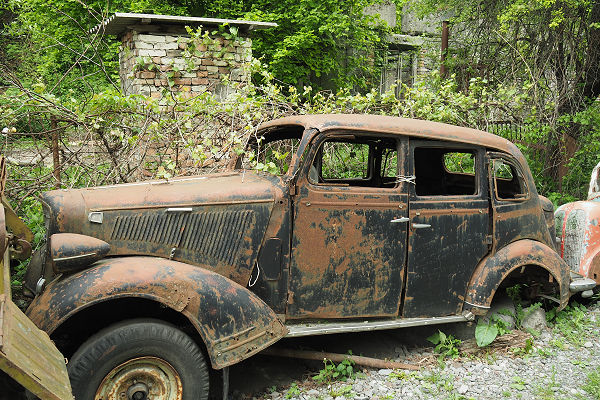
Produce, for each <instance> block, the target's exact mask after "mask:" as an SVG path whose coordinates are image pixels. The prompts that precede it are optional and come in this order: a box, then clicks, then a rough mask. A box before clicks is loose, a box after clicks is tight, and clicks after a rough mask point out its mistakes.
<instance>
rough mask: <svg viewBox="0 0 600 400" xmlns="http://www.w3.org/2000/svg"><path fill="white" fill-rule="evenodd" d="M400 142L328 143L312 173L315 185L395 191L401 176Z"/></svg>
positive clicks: (335, 140)
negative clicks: (399, 164) (392, 189)
mask: <svg viewBox="0 0 600 400" xmlns="http://www.w3.org/2000/svg"><path fill="white" fill-rule="evenodd" d="M397 147H398V145H397V141H396V140H394V139H389V138H370V137H357V138H354V139H353V140H351V139H348V138H346V137H336V138H333V139H328V140H326V141H324V142H323V143H322V144H321V145H320V147H319V149H318V151H317V153H316V156H315V158H314V160H313V163H312V164H311V166H310V168H309V171H308V180H309V181H310V182H311V183H313V184H320V185H338V186H360V187H381V188H393V187H395V186H396V185H397V183H396V180H397V174H398V148H397Z"/></svg>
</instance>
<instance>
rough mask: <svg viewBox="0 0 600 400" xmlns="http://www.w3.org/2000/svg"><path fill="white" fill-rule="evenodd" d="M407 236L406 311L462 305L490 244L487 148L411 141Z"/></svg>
mask: <svg viewBox="0 0 600 400" xmlns="http://www.w3.org/2000/svg"><path fill="white" fill-rule="evenodd" d="M410 155H411V156H410V157H409V159H410V171H411V173H412V174H413V175H414V184H413V185H411V186H410V188H409V193H410V199H409V208H410V212H409V214H410V215H409V217H410V223H409V224H410V225H409V238H408V248H409V251H408V266H407V276H406V293H405V297H404V305H403V312H402V316H403V317H408V318H410V317H424V316H443V315H452V314H457V313H459V312H460V311H461V308H462V305H463V301H464V296H465V293H466V290H467V286H468V283H469V280H470V278H471V275H472V273H473V271H474V270H475V268H476V266H477V264H478V263H479V262H480V261H481V259H483V257H485V255H486V254H487V253H488V252H489V249H490V247H491V236H489V235H490V224H491V221H490V211H489V209H490V205H489V196H488V190H487V181H486V175H487V174H486V173H485V168H484V161H485V151H484V150H483V149H482V148H478V147H476V146H470V145H462V144H455V143H447V142H440V141H429V140H412V139H411V141H410Z"/></svg>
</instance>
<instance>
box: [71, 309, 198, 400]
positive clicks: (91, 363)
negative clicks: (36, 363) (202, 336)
mask: <svg viewBox="0 0 600 400" xmlns="http://www.w3.org/2000/svg"><path fill="white" fill-rule="evenodd" d="M67 370H68V371H69V377H70V379H71V386H72V389H73V395H74V396H75V399H76V400H92V399H95V400H117V399H118V400H149V399H152V400H206V399H207V397H208V387H209V372H208V369H207V366H206V362H205V361H204V356H203V354H202V351H201V350H200V349H199V348H198V345H197V344H196V343H195V342H194V341H193V340H192V339H191V338H190V337H189V336H188V335H186V334H185V333H183V332H182V331H180V330H179V329H177V328H175V327H174V326H172V325H170V324H167V323H165V322H162V321H159V320H147V319H145V320H129V321H124V322H121V323H118V324H115V325H113V326H110V327H108V328H106V329H104V330H102V331H100V332H98V333H97V334H96V335H94V336H92V337H91V338H89V339H88V340H87V341H86V342H85V343H84V344H83V345H81V347H80V348H79V349H78V350H77V351H76V352H75V354H74V355H73V357H72V358H71V360H70V361H69V363H68V364H67Z"/></svg>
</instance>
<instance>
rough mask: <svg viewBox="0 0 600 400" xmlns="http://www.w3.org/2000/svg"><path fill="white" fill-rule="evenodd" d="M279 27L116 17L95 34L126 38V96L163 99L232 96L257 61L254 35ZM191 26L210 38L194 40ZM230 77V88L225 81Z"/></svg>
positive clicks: (164, 17) (121, 61)
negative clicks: (246, 68)
mask: <svg viewBox="0 0 600 400" xmlns="http://www.w3.org/2000/svg"><path fill="white" fill-rule="evenodd" d="M275 26H277V24H274V23H270V22H257V21H240V20H226V19H216V18H198V17H180V16H173V15H154V14H131V13H116V14H115V15H114V16H112V17H111V18H109V19H107V20H105V21H104V22H103V23H102V24H100V25H98V26H96V27H95V28H94V29H93V32H98V31H99V32H100V33H101V34H107V35H116V36H117V37H119V38H120V39H121V47H120V51H119V67H120V70H119V75H120V78H121V88H122V90H123V92H124V93H125V94H143V95H146V96H151V97H154V98H159V99H160V98H162V97H163V96H164V95H166V94H168V93H170V92H176V93H181V94H183V95H184V96H194V95H196V94H199V93H202V92H205V91H210V92H212V93H215V94H217V95H220V96H221V97H226V96H227V94H228V93H230V91H231V90H232V88H233V87H234V86H235V83H241V82H243V81H244V80H245V79H246V77H245V76H244V70H243V69H242V65H243V64H244V62H248V61H250V59H251V57H252V40H251V39H250V32H251V31H252V30H254V29H267V28H271V27H275ZM186 27H187V28H186ZM220 27H221V28H220ZM190 28H191V29H193V30H197V29H198V28H200V29H201V30H202V31H203V32H208V34H207V35H206V36H203V37H202V40H200V41H196V42H191V39H190V38H191V35H190V34H189V32H188V29H190ZM219 28H220V29H219ZM213 32H215V34H212V33H213ZM224 77H225V78H226V82H228V84H224V83H223V78H224Z"/></svg>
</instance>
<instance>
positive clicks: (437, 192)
mask: <svg viewBox="0 0 600 400" xmlns="http://www.w3.org/2000/svg"><path fill="white" fill-rule="evenodd" d="M414 162H415V191H416V193H417V196H461V195H463V196H468V195H476V194H477V192H478V191H477V179H476V151H475V150H473V149H448V148H442V147H417V148H415V150H414Z"/></svg>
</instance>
